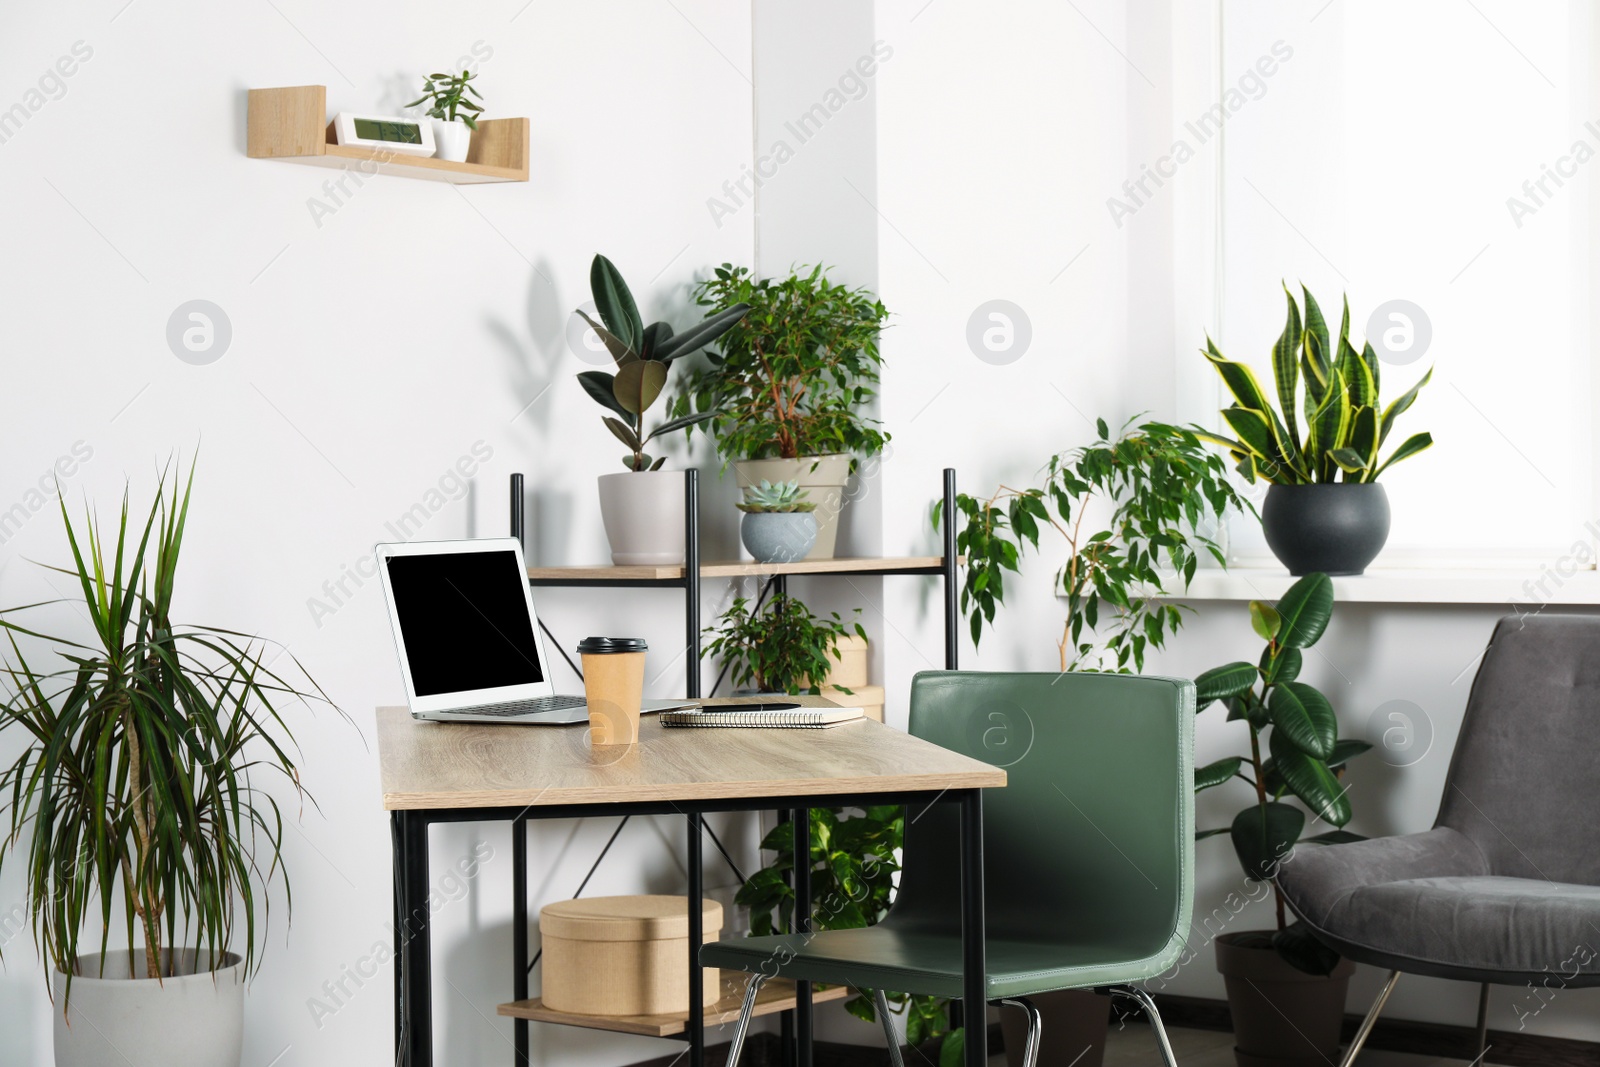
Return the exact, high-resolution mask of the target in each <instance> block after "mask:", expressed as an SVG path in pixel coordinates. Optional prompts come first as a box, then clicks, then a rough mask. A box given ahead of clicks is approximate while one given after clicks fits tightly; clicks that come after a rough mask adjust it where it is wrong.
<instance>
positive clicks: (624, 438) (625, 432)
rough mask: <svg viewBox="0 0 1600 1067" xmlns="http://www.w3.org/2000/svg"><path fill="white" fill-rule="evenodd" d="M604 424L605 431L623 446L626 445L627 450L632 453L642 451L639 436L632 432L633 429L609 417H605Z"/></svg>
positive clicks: (642, 444)
mask: <svg viewBox="0 0 1600 1067" xmlns="http://www.w3.org/2000/svg"><path fill="white" fill-rule="evenodd" d="M605 424H606V429H608V430H610V431H611V434H612V436H613V437H615V438H616V439H617V440H619V441H621V442H622V443H623V444H625V445H627V446H628V448H629V449H631V450H632V451H634V452H639V451H641V450H643V448H644V442H642V441H640V440H639V435H638V434H636V433H634V432H633V428H632V427H631V426H627V425H625V424H624V423H622V422H621V421H619V420H617V419H613V418H612V417H611V416H610V415H607V416H606V417H605Z"/></svg>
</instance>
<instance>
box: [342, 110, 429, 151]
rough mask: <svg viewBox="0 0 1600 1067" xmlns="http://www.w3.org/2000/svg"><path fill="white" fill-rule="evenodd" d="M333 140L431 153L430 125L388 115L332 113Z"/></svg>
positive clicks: (364, 145) (371, 146)
mask: <svg viewBox="0 0 1600 1067" xmlns="http://www.w3.org/2000/svg"><path fill="white" fill-rule="evenodd" d="M333 139H334V143H335V144H343V145H360V146H362V147H363V148H379V149H383V150H384V151H386V152H392V153H394V154H395V155H400V156H431V155H433V153H434V143H433V128H432V126H431V125H430V124H429V123H427V122H422V121H418V120H416V119H407V118H396V117H394V116H390V115H356V114H353V113H351V112H349V111H341V112H339V113H338V114H337V115H335V116H334V117H333Z"/></svg>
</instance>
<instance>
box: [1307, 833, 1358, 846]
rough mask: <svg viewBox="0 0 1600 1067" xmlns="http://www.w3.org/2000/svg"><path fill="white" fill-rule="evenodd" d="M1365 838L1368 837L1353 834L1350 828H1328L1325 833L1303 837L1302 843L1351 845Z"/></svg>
mask: <svg viewBox="0 0 1600 1067" xmlns="http://www.w3.org/2000/svg"><path fill="white" fill-rule="evenodd" d="M1365 840H1366V838H1365V837H1363V836H1362V835H1361V834H1353V833H1351V832H1350V831H1349V830H1328V831H1326V832H1325V833H1320V834H1312V835H1311V836H1310V837H1306V838H1302V839H1301V841H1300V843H1301V844H1302V845H1305V844H1312V845H1350V844H1354V843H1355V842H1357V841H1365Z"/></svg>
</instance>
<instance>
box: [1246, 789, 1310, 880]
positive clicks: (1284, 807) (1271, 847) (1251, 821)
mask: <svg viewBox="0 0 1600 1067" xmlns="http://www.w3.org/2000/svg"><path fill="white" fill-rule="evenodd" d="M1305 826H1306V816H1305V812H1303V811H1301V810H1300V809H1299V808H1297V807H1294V806H1293V805H1292V804H1279V803H1277V802H1276V801H1270V802H1268V803H1266V804H1252V805H1251V806H1250V807H1248V808H1245V809H1244V810H1243V811H1241V812H1240V813H1239V814H1238V815H1237V816H1235V817H1234V820H1233V826H1232V827H1231V828H1230V829H1229V833H1230V834H1231V835H1232V837H1233V851H1234V852H1235V853H1237V854H1238V856H1239V865H1240V866H1241V867H1243V868H1244V873H1245V877H1246V878H1249V879H1251V880H1253V881H1257V882H1265V881H1268V880H1270V879H1271V878H1272V876H1273V874H1274V873H1275V872H1276V871H1277V869H1278V864H1279V863H1281V862H1282V861H1283V857H1285V856H1287V855H1288V854H1289V853H1290V852H1291V851H1292V850H1293V849H1294V845H1295V842H1296V841H1298V840H1300V831H1301V830H1304V829H1305Z"/></svg>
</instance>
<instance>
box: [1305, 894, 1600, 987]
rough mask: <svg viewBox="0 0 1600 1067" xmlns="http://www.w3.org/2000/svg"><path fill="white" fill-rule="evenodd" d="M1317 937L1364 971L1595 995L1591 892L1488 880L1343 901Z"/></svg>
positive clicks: (1599, 975)
mask: <svg viewBox="0 0 1600 1067" xmlns="http://www.w3.org/2000/svg"><path fill="white" fill-rule="evenodd" d="M1312 925H1313V926H1314V928H1315V929H1316V930H1317V932H1318V933H1319V934H1320V935H1322V936H1323V938H1324V940H1327V941H1329V942H1331V943H1333V944H1334V945H1335V947H1339V948H1341V949H1342V951H1344V954H1345V955H1347V956H1350V957H1351V958H1352V959H1355V960H1358V961H1360V962H1363V963H1371V964H1375V965H1377V966H1382V967H1389V968H1393V969H1398V970H1403V971H1406V972H1408V973H1412V974H1431V975H1434V976H1436V977H1441V978H1461V979H1466V980H1469V981H1489V982H1498V983H1502V984H1504V983H1512V982H1515V983H1518V984H1520V982H1521V981H1524V980H1526V981H1534V982H1538V981H1541V980H1544V979H1550V980H1552V981H1554V980H1559V981H1560V982H1561V983H1562V984H1565V985H1571V986H1585V985H1600V953H1597V951H1596V949H1595V948H1593V947H1591V946H1595V945H1600V887H1596V886H1587V885H1569V884H1564V883H1559V882H1546V881H1539V880H1536V879H1529V878H1508V877H1502V876H1495V875H1479V876H1467V877H1445V878H1413V879H1407V880H1402V881H1392V882H1381V883H1378V884H1376V885H1369V886H1362V887H1360V888H1356V889H1352V890H1350V891H1349V892H1347V893H1346V894H1345V895H1344V897H1343V899H1341V900H1339V901H1337V902H1336V903H1334V904H1333V906H1332V907H1331V908H1329V909H1328V912H1327V914H1326V915H1325V916H1323V917H1322V918H1321V919H1320V920H1319V921H1316V922H1314V923H1313V924H1312Z"/></svg>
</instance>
